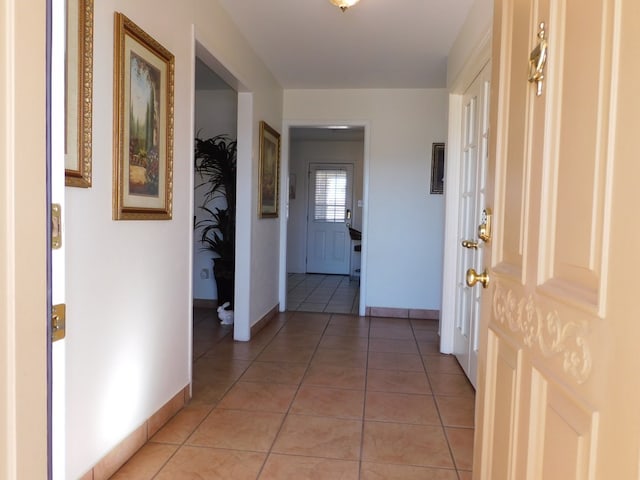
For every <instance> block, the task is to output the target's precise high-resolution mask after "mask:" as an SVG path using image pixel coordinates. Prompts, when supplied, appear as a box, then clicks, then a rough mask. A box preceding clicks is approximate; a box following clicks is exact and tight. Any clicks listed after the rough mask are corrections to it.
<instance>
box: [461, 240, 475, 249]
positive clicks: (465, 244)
mask: <svg viewBox="0 0 640 480" xmlns="http://www.w3.org/2000/svg"><path fill="white" fill-rule="evenodd" d="M462 246H463V247H464V248H473V249H474V250H475V249H477V248H478V242H474V241H473V240H463V241H462Z"/></svg>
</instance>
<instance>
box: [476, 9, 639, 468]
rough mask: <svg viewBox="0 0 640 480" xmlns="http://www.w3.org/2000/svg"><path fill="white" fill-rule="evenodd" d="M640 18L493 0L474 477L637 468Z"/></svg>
mask: <svg viewBox="0 0 640 480" xmlns="http://www.w3.org/2000/svg"><path fill="white" fill-rule="evenodd" d="M541 23H544V27H543V29H541V28H540V24H541ZM639 25H640V3H639V2H638V0H616V1H610V0H590V1H588V2H585V1H569V0H497V1H496V4H495V12H494V33H493V39H494V48H493V55H492V58H493V65H494V68H493V75H492V86H493V87H492V98H491V112H492V115H491V139H490V149H489V151H490V157H489V158H490V160H489V175H488V178H489V181H488V186H489V189H488V193H487V202H488V205H489V206H491V205H493V207H494V226H495V228H494V231H493V237H492V239H491V241H490V243H489V244H488V248H486V249H485V255H484V265H483V267H484V266H486V267H487V269H488V275H489V286H488V288H487V289H485V290H481V287H480V285H476V287H475V288H476V289H479V290H481V291H482V295H483V297H484V298H483V302H482V314H481V334H480V353H481V355H480V358H479V364H478V391H477V392H478V393H477V416H476V419H477V428H476V442H475V453H474V467H473V470H474V472H473V473H474V479H485V480H501V479H513V480H556V479H558V480H568V479H585V480H596V479H603V480H604V479H625V480H626V479H629V480H631V479H638V478H640V408H639V405H640V375H638V367H639V366H640V360H639V357H638V339H639V338H640V320H639V319H640V302H638V298H637V297H638V293H637V292H638V286H637V284H638V280H637V279H638V275H637V271H638V264H639V260H640V254H639V253H638V248H637V247H638V245H640V223H639V222H638V220H637V218H638V212H637V210H638V207H637V198H638V179H640V162H639V161H638V112H639V111H640V95H639V94H638V85H640V62H638V53H637V52H638V47H639V46H640V28H638V26H639ZM545 44H546V45H545ZM541 54H542V55H541ZM530 61H531V64H532V65H531V68H530V69H529V63H530ZM545 61H546V62H545ZM537 66H540V67H542V68H541V69H540V70H537V68H536V67H537ZM528 70H529V71H528ZM529 77H531V79H532V80H534V81H535V80H536V79H537V80H541V82H539V84H537V85H536V84H534V83H530V82H529V81H528V80H529Z"/></svg>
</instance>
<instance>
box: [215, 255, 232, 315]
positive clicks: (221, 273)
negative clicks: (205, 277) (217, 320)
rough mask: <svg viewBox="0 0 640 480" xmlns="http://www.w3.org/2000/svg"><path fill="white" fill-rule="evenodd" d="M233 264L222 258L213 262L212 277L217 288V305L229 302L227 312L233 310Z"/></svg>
mask: <svg viewBox="0 0 640 480" xmlns="http://www.w3.org/2000/svg"><path fill="white" fill-rule="evenodd" d="M235 268H236V266H235V262H234V261H233V260H227V259H223V258H216V259H214V261H213V276H214V277H215V279H216V285H217V287H218V305H222V304H223V303H224V302H229V303H230V304H231V305H230V306H229V308H228V309H229V310H233V305H234V302H233V301H234V287H235Z"/></svg>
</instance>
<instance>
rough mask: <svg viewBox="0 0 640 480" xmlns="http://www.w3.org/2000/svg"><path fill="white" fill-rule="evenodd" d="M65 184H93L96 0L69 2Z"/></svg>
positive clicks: (87, 185)
mask: <svg viewBox="0 0 640 480" xmlns="http://www.w3.org/2000/svg"><path fill="white" fill-rule="evenodd" d="M66 7H67V8H66V20H67V22H66V23H67V38H66V49H65V52H66V53H65V54H66V69H67V71H66V85H65V88H66V109H65V111H66V113H65V156H64V173H65V185H66V186H68V187H82V188H88V187H90V186H91V156H92V155H91V153H92V116H93V0H67V2H66Z"/></svg>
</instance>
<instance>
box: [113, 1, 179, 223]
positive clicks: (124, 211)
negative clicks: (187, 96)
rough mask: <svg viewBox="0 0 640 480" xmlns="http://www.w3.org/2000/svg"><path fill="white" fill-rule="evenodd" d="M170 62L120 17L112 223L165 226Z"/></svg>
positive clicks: (169, 177) (170, 119)
mask: <svg viewBox="0 0 640 480" xmlns="http://www.w3.org/2000/svg"><path fill="white" fill-rule="evenodd" d="M173 88H174V57H173V55H172V54H171V53H170V52H169V51H168V50H167V49H165V48H164V47H163V46H162V45H160V44H159V43H158V42H157V41H155V40H154V39H153V38H152V37H151V36H150V35H149V34H147V33H146V32H144V31H143V30H142V29H141V28H140V27H138V26H137V25H136V24H135V23H133V22H132V21H131V20H129V19H128V18H127V17H125V16H124V15H122V14H121V13H117V12H116V14H115V42H114V121H113V124H114V133H113V151H114V162H113V168H114V172H113V173H114V175H113V182H114V185H113V194H114V195H113V196H114V198H113V219H114V220H169V219H171V213H172V200H173V197H172V195H173Z"/></svg>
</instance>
